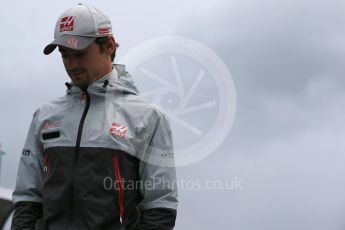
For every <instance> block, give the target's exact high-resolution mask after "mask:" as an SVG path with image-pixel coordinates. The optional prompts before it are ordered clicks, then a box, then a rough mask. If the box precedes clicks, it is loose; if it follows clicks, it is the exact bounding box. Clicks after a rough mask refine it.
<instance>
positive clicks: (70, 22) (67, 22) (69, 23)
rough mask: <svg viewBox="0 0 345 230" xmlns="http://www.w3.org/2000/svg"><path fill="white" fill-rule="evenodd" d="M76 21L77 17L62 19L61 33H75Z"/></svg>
mask: <svg viewBox="0 0 345 230" xmlns="http://www.w3.org/2000/svg"><path fill="white" fill-rule="evenodd" d="M74 19H75V16H67V17H63V18H61V22H60V32H64V31H73V29H74Z"/></svg>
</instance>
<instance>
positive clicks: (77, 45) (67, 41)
mask: <svg viewBox="0 0 345 230" xmlns="http://www.w3.org/2000/svg"><path fill="white" fill-rule="evenodd" d="M95 39H96V38H95V37H86V36H76V35H68V34H62V35H60V36H59V37H57V38H56V39H55V40H54V41H53V42H52V43H50V44H49V45H47V46H46V47H45V48H44V50H43V53H44V54H45V55H48V54H50V53H51V52H53V51H54V50H55V48H56V47H57V46H64V47H67V48H70V49H74V50H82V49H85V48H87V47H88V46H89V45H91V43H92V42H94V41H95Z"/></svg>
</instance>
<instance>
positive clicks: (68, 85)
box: [65, 82, 72, 90]
mask: <svg viewBox="0 0 345 230" xmlns="http://www.w3.org/2000/svg"><path fill="white" fill-rule="evenodd" d="M65 86H66V87H67V89H68V90H71V87H72V85H71V84H70V83H69V82H65Z"/></svg>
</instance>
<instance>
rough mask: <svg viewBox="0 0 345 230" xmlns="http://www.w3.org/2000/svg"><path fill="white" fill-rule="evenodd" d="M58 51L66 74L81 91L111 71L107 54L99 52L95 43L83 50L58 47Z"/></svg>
mask: <svg viewBox="0 0 345 230" xmlns="http://www.w3.org/2000/svg"><path fill="white" fill-rule="evenodd" d="M59 51H60V53H61V56H62V60H63V64H64V66H65V69H66V72H67V74H68V75H69V76H70V78H71V79H72V81H73V83H74V84H75V85H76V86H79V87H80V88H82V89H85V88H87V86H89V85H90V84H91V83H92V82H94V81H96V80H98V79H99V78H101V77H103V76H104V75H106V74H107V73H109V72H110V71H111V68H112V67H111V60H110V56H109V54H108V53H107V52H101V50H100V47H99V45H97V44H96V43H95V42H93V43H92V44H91V45H90V46H89V47H87V48H86V49H83V50H73V49H70V48H66V47H63V46H59Z"/></svg>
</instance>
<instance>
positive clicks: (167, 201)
mask: <svg viewBox="0 0 345 230" xmlns="http://www.w3.org/2000/svg"><path fill="white" fill-rule="evenodd" d="M151 121H154V123H153V124H152V123H151V125H150V128H148V129H147V132H146V135H148V136H149V138H148V140H149V141H147V143H146V144H145V146H143V148H142V149H143V150H144V152H145V159H143V160H142V161H140V167H139V170H140V171H139V175H140V179H141V182H142V183H143V185H144V186H141V194H142V197H143V199H142V202H141V204H140V205H139V209H140V210H141V219H140V229H141V230H158V229H159V230H171V229H173V228H174V225H175V220H176V210H177V203H178V200H177V186H176V170H175V163H174V162H175V160H174V153H173V140H172V134H171V129H170V125H169V122H168V120H167V118H166V117H165V115H164V114H161V113H159V116H158V117H157V118H155V117H154V118H153V119H152V120H151Z"/></svg>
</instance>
